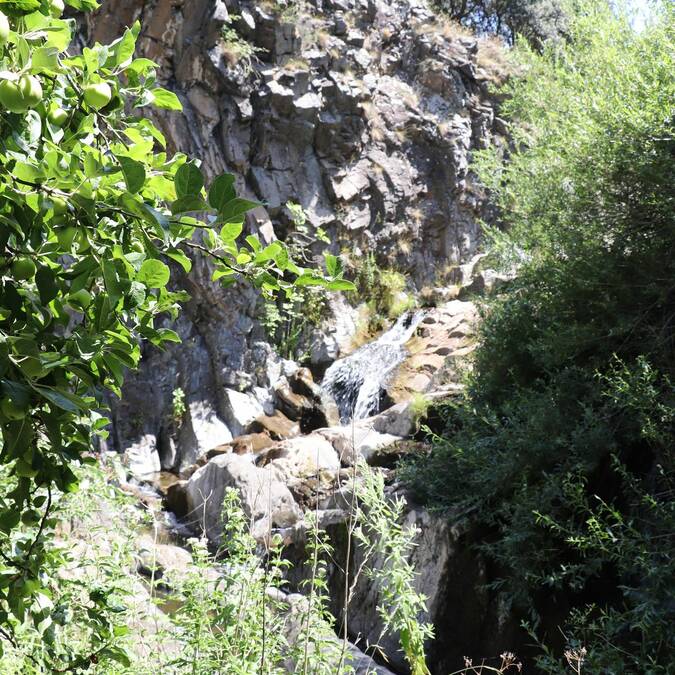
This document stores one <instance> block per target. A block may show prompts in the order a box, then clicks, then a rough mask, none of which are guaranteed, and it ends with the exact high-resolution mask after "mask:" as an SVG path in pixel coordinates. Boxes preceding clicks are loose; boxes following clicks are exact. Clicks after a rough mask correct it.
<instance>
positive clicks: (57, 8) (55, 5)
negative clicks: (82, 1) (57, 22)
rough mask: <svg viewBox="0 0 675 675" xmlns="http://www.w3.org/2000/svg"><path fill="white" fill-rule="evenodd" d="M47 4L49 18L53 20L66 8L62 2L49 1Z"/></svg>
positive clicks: (56, 0) (57, 0)
mask: <svg viewBox="0 0 675 675" xmlns="http://www.w3.org/2000/svg"><path fill="white" fill-rule="evenodd" d="M47 4H48V7H49V14H50V16H53V17H54V18H55V19H58V18H59V17H60V16H61V14H63V10H64V9H65V8H66V5H65V4H64V2H63V0H49V2H48V3H47Z"/></svg>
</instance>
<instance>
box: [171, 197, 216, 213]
mask: <svg viewBox="0 0 675 675" xmlns="http://www.w3.org/2000/svg"><path fill="white" fill-rule="evenodd" d="M208 208H209V205H208V204H207V203H206V202H205V201H204V200H203V199H202V198H201V197H200V196H199V195H185V196H184V197H179V198H178V199H176V201H174V202H173V203H172V204H171V213H173V214H174V215H176V214H178V213H189V212H190V211H207V210H208Z"/></svg>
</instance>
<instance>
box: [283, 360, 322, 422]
mask: <svg viewBox="0 0 675 675" xmlns="http://www.w3.org/2000/svg"><path fill="white" fill-rule="evenodd" d="M300 370H301V371H306V374H305V376H304V377H303V376H298V375H297V373H295V374H294V375H293V376H291V377H292V378H295V379H293V383H294V385H295V389H296V390H294V388H293V385H292V384H291V382H290V379H289V381H282V382H281V383H279V384H278V385H277V387H276V388H275V390H274V393H275V395H276V402H277V406H278V408H279V410H281V412H282V413H284V414H285V415H286V416H287V417H289V418H290V419H291V420H293V421H297V422H298V424H299V426H300V431H301V432H302V433H309V432H311V431H313V430H314V429H319V428H321V427H325V426H326V425H327V424H328V416H327V414H326V409H325V408H324V405H323V402H322V401H321V391H320V389H319V387H318V386H317V385H316V384H315V383H314V381H313V380H312V379H311V374H310V373H309V371H308V370H307V369H306V368H301V369H300ZM298 372H300V371H298ZM299 391H306V392H309V395H305V394H301V393H298V392H299Z"/></svg>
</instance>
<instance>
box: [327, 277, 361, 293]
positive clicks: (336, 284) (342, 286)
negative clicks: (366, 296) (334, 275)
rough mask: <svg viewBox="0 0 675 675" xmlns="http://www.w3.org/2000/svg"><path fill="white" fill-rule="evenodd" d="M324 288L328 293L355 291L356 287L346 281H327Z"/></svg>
mask: <svg viewBox="0 0 675 675" xmlns="http://www.w3.org/2000/svg"><path fill="white" fill-rule="evenodd" d="M326 288H327V289H328V290H329V291H355V290H356V286H355V285H354V284H353V283H352V282H351V281H347V280H346V279H335V280H334V281H329V282H328V283H327V284H326Z"/></svg>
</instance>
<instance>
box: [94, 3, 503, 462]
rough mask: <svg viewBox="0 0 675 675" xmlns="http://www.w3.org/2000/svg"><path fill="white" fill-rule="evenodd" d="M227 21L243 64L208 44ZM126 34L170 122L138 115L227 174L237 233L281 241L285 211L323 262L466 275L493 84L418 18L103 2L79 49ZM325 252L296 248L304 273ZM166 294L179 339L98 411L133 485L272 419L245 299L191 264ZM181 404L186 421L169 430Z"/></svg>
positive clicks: (268, 371)
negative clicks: (319, 234) (174, 299)
mask: <svg viewBox="0 0 675 675" xmlns="http://www.w3.org/2000/svg"><path fill="white" fill-rule="evenodd" d="M233 14H236V15H237V16H238V17H240V18H238V19H236V20H234V23H233V24H232V25H233V27H234V28H235V29H236V30H237V32H238V33H239V35H240V36H241V39H244V40H246V41H247V42H248V43H249V44H250V45H252V46H253V47H255V49H256V51H255V56H254V58H253V59H252V60H251V61H250V62H248V61H247V60H246V59H244V60H241V59H240V60H239V61H237V58H236V55H235V54H234V52H235V51H236V50H235V49H234V47H233V45H232V43H231V41H228V40H227V39H226V38H224V37H223V28H224V27H225V26H226V25H228V22H230V21H231V15H233ZM136 19H140V20H141V21H142V31H141V35H140V38H139V48H140V51H141V53H142V55H144V56H147V57H149V58H151V59H153V60H155V61H156V62H157V63H158V66H159V67H158V79H159V81H160V83H162V84H165V85H166V86H168V87H169V88H171V89H172V90H174V91H176V92H177V93H178V95H179V97H180V98H181V101H182V102H183V105H184V108H185V113H184V115H180V114H178V113H160V112H157V111H155V112H154V113H152V114H153V115H154V116H155V119H156V121H157V123H158V124H159V126H160V127H161V128H162V130H163V131H164V133H165V134H166V136H167V139H168V144H169V149H170V150H182V151H185V152H188V153H190V154H192V155H194V156H196V157H200V158H201V159H202V160H203V167H204V169H205V171H206V173H207V174H210V175H212V176H213V175H215V174H217V173H220V172H222V171H231V172H233V173H235V174H236V176H237V184H238V188H239V190H240V192H241V193H242V195H244V196H248V197H252V198H255V199H257V200H259V201H260V202H261V203H262V204H264V205H265V206H264V207H260V208H258V209H257V210H256V211H255V212H254V213H253V215H252V216H251V217H250V219H249V222H248V227H249V229H250V230H251V231H252V232H257V233H258V234H259V235H260V236H261V237H262V238H263V240H265V241H269V240H271V239H272V238H274V237H282V238H283V237H285V236H286V234H287V232H288V231H289V229H290V228H291V220H292V218H291V213H290V212H289V211H288V209H287V208H286V206H285V205H286V203H287V202H288V201H293V202H297V203H299V204H301V205H302V206H303V208H304V209H305V211H306V213H307V217H308V226H309V227H310V230H312V229H313V228H316V227H319V226H320V227H322V228H324V229H325V230H326V232H327V233H328V234H329V236H330V238H331V240H332V242H333V243H332V244H331V248H332V250H333V252H336V253H337V252H340V251H341V250H346V251H348V252H350V253H349V255H350V256H351V259H352V262H353V264H355V265H358V263H359V259H360V256H361V255H363V254H364V253H366V252H368V251H375V252H376V253H377V256H378V259H379V261H380V263H381V264H382V265H383V266H388V267H397V268H398V269H400V270H401V271H403V272H404V273H405V274H406V276H407V277H408V278H409V280H410V283H411V286H412V287H414V288H416V289H417V290H421V289H422V287H425V286H426V287H430V288H436V287H440V288H443V287H445V286H446V285H447V283H450V282H451V281H452V280H453V279H454V276H456V272H457V269H458V266H459V265H461V264H465V263H467V261H469V260H470V259H471V258H472V256H473V255H474V253H475V251H476V247H477V246H478V243H479V239H480V228H479V220H480V218H484V217H487V216H489V212H488V207H487V205H486V201H485V198H484V194H483V191H482V189H481V188H480V186H479V185H478V183H477V182H476V180H475V178H474V176H473V175H472V173H471V171H470V170H469V160H470V155H471V152H472V151H473V150H475V149H477V148H483V147H485V146H486V145H487V144H489V143H491V142H496V143H501V140H500V139H501V135H500V134H502V133H503V132H504V126H503V123H502V121H501V120H499V118H498V117H496V116H495V112H494V105H493V100H492V98H491V95H490V93H489V86H490V84H491V81H492V80H493V79H494V72H495V69H494V68H493V65H494V64H491V63H490V61H489V60H488V59H486V58H485V56H484V51H485V50H483V49H482V47H481V43H480V42H479V41H478V40H476V39H474V38H472V37H469V36H467V35H466V34H465V33H463V32H462V31H461V30H459V29H457V28H453V27H452V26H451V25H450V24H446V23H444V22H443V21H442V20H441V19H439V18H438V16H437V15H436V14H435V13H434V12H432V11H431V10H430V9H429V7H428V6H427V4H426V3H425V2H424V1H423V0H341V1H340V2H333V1H332V0H331V1H327V0H308V1H307V2H304V3H291V4H290V5H289V6H288V7H287V8H286V9H284V7H283V3H277V5H276V7H275V5H274V3H269V2H263V1H262V0H228V1H227V2H223V0H216V1H215V2H214V1H213V0H191V1H190V2H186V1H185V0H153V1H152V2H149V1H148V2H142V1H141V2H139V1H138V0H107V1H106V2H105V3H103V6H102V8H101V10H100V11H99V12H98V13H97V14H95V15H93V16H91V17H90V18H88V22H89V23H88V33H89V35H88V37H89V38H90V39H91V40H98V41H101V42H106V41H110V40H112V39H113V38H116V37H118V36H119V35H120V34H121V32H122V31H123V29H124V27H125V26H127V25H131V24H132V23H133V21H135V20H136ZM493 55H494V50H493ZM323 248H325V244H323V243H321V242H315V243H314V244H308V245H307V246H306V249H307V253H308V254H309V255H310V256H311V255H317V254H319V253H320V252H321V250H322V249H323ZM453 275H454V276H453ZM177 283H179V284H180V285H182V286H183V287H186V288H187V290H188V291H189V292H190V294H191V296H192V299H191V301H190V302H189V303H188V304H187V305H186V308H185V311H184V313H183V316H182V318H181V319H180V320H179V322H178V326H177V330H178V333H179V334H180V336H181V338H182V339H183V344H182V345H176V346H172V347H171V348H170V349H169V350H168V351H167V352H165V353H161V354H160V353H157V352H156V351H155V350H153V349H150V348H147V350H146V351H147V353H146V354H145V357H144V360H143V365H142V367H141V371H140V373H139V374H138V375H135V376H132V377H131V378H130V379H129V380H128V382H127V385H126V387H125V391H124V401H123V403H121V404H120V405H115V409H114V422H115V425H114V426H115V428H114V433H113V434H112V436H111V439H110V443H111V444H112V446H113V447H114V448H116V449H118V450H125V449H127V448H129V447H130V446H131V445H133V444H135V443H142V444H143V453H142V454H143V462H142V463H143V468H144V469H145V468H146V467H150V468H155V467H156V465H157V463H159V465H160V466H161V468H163V469H181V468H184V467H185V466H187V465H189V464H190V463H192V462H193V461H194V460H195V459H196V457H197V456H199V455H201V454H203V453H204V452H206V451H207V450H209V449H210V448H211V447H214V446H215V445H218V444H220V443H224V442H227V441H228V440H230V439H231V437H234V436H236V435H238V434H241V433H242V432H243V431H244V430H245V427H246V426H247V424H249V422H250V418H252V415H254V413H255V415H254V416H259V415H261V414H264V415H270V414H272V412H273V408H274V407H275V392H274V387H275V385H277V384H278V383H279V380H280V378H282V377H284V376H288V375H289V374H290V373H289V372H287V368H288V366H287V364H286V363H285V362H283V360H282V359H279V358H277V357H275V356H274V355H273V354H272V350H271V348H270V347H269V345H267V344H266V338H265V335H264V332H263V331H262V329H261V328H260V326H259V324H258V322H257V319H256V316H257V314H256V303H257V298H256V294H255V293H254V292H252V291H251V290H250V289H247V288H245V287H243V286H242V287H235V288H230V289H227V290H223V289H221V288H220V287H219V286H218V285H217V283H212V282H211V281H210V273H209V269H208V265H207V264H206V263H205V262H204V261H202V260H197V261H196V264H195V266H194V269H193V272H192V273H191V274H190V277H189V279H187V278H183V277H182V275H181V274H180V272H178V271H177ZM453 283H454V282H453ZM332 305H333V311H334V312H337V313H335V318H334V320H332V321H329V322H328V323H327V325H326V327H325V329H321V330H318V331H317V332H316V333H315V335H314V337H313V340H312V342H311V344H310V345H308V348H309V351H310V358H311V359H312V362H313V363H316V364H328V363H330V362H331V361H332V360H334V359H335V358H336V357H338V356H339V353H340V352H339V350H340V348H341V347H344V344H345V339H344V338H345V331H347V332H349V330H350V328H349V324H350V323H351V324H352V326H351V330H353V328H354V326H353V323H354V320H353V317H350V315H349V312H348V311H343V310H344V308H343V309H342V310H341V309H339V308H336V307H335V306H334V305H335V303H332ZM179 387H180V388H181V389H182V390H183V391H184V392H185V394H186V403H187V412H186V414H185V416H184V418H183V419H182V420H181V424H180V425H177V424H176V423H175V421H174V420H173V415H172V406H171V401H172V393H173V391H174V390H175V389H177V388H179ZM277 407H278V406H277ZM329 422H330V421H329ZM314 427H315V428H316V425H314ZM153 452H154V453H156V454H154V455H153Z"/></svg>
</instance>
